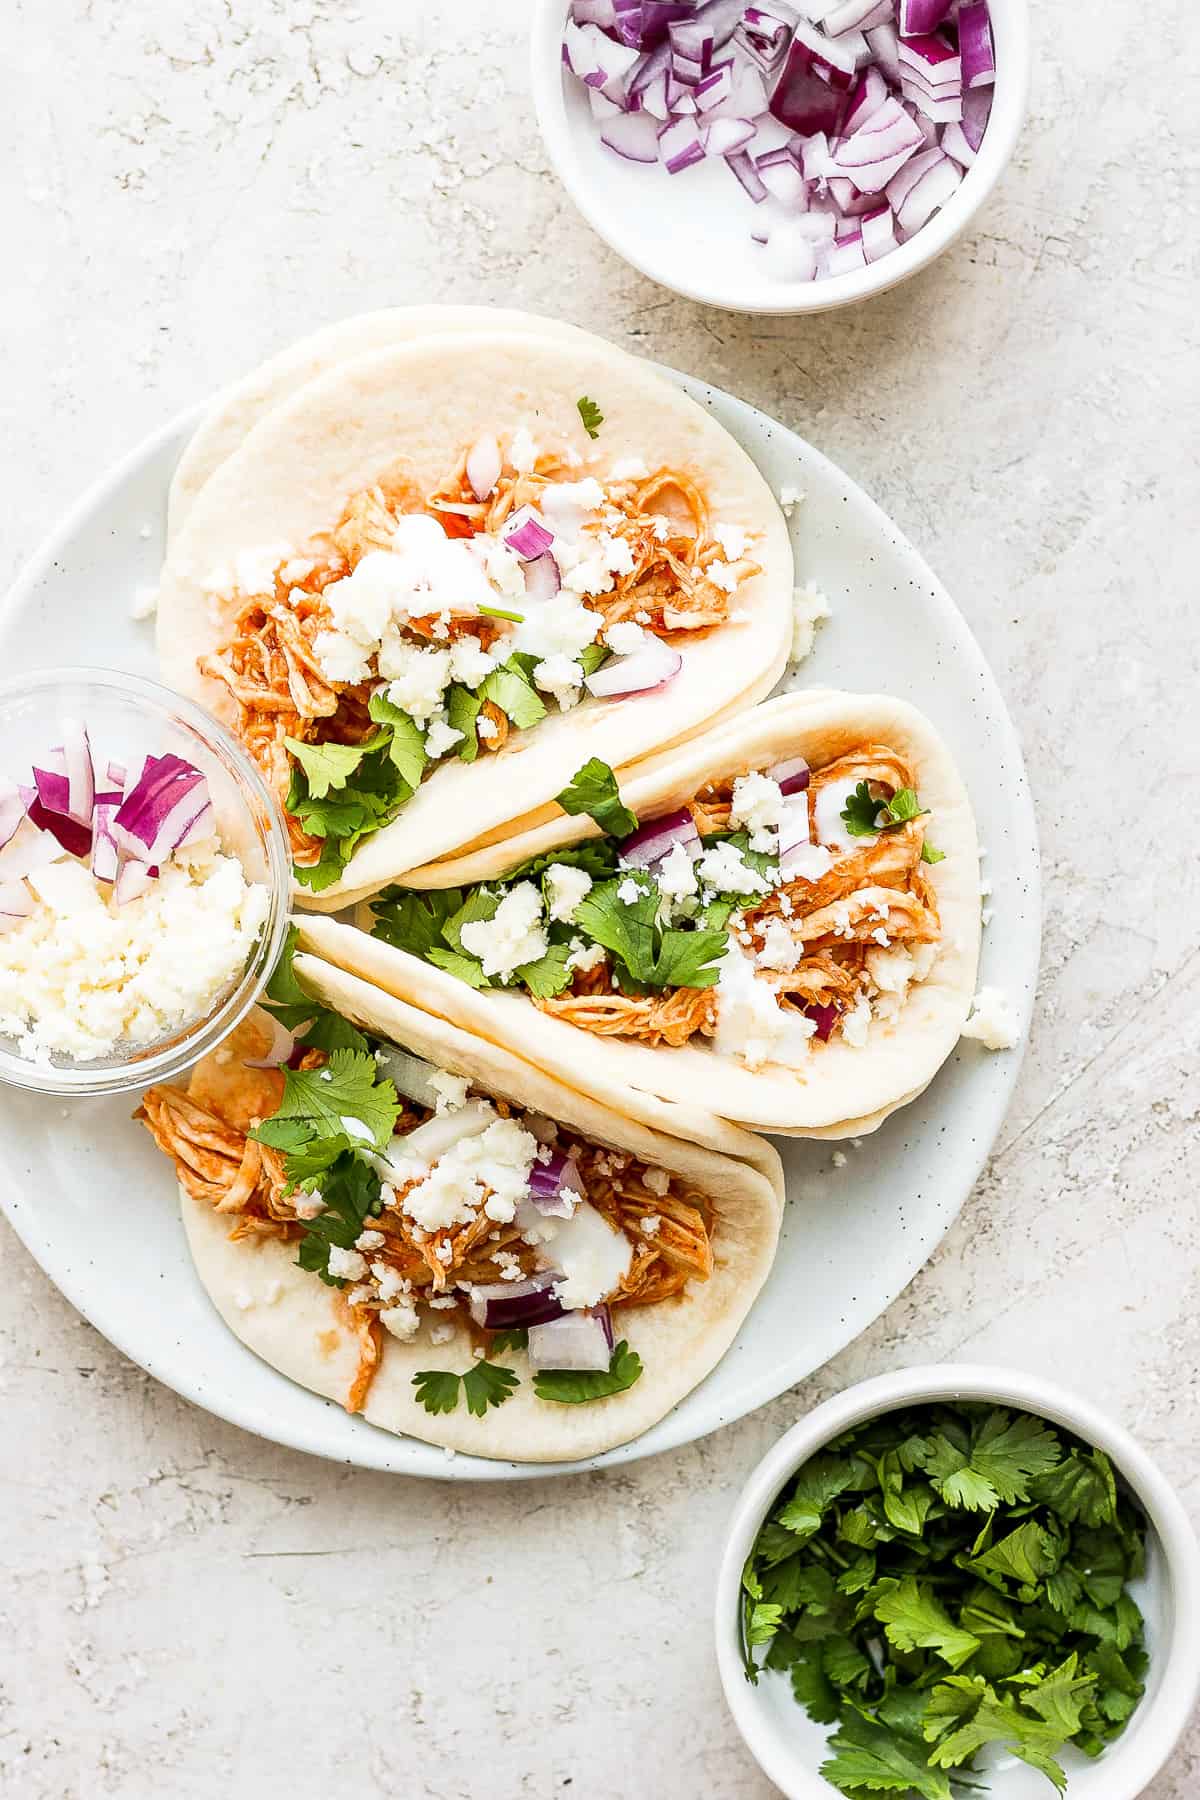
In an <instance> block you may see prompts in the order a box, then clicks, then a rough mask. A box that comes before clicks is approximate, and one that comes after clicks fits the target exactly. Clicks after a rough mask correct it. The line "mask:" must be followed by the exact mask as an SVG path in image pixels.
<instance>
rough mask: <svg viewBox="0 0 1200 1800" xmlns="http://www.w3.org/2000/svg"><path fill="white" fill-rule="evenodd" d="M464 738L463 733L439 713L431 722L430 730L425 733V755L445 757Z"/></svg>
mask: <svg viewBox="0 0 1200 1800" xmlns="http://www.w3.org/2000/svg"><path fill="white" fill-rule="evenodd" d="M462 738H463V733H462V732H461V731H459V730H458V729H457V728H456V727H455V726H453V725H451V724H450V722H449V720H448V719H446V718H445V716H444V715H443V714H442V713H438V714H437V715H436V716H435V717H434V718H432V719H431V720H430V722H429V729H428V731H427V732H426V733H425V754H426V755H427V756H434V757H438V756H445V755H446V753H447V751H448V750H453V748H454V746H455V744H459V743H461V742H462Z"/></svg>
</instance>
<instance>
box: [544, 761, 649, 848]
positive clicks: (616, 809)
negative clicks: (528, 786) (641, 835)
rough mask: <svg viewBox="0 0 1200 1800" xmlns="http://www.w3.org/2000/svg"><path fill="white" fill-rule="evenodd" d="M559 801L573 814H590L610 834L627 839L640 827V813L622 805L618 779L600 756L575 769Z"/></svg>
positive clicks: (564, 808)
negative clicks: (638, 817)
mask: <svg viewBox="0 0 1200 1800" xmlns="http://www.w3.org/2000/svg"><path fill="white" fill-rule="evenodd" d="M558 804H559V805H560V806H561V807H562V809H563V811H564V812H565V813H570V814H571V815H572V816H573V817H574V816H575V815H577V814H579V813H587V814H588V815H589V816H590V817H591V818H593V819H594V820H595V821H596V824H597V825H598V826H599V827H600V829H601V831H603V832H604V833H605V835H606V836H607V837H616V838H625V837H628V836H629V834H630V832H631V831H636V830H637V822H638V821H637V814H636V813H633V812H630V810H629V808H628V807H627V806H624V805H623V804H622V802H621V795H620V791H619V789H618V787H617V778H616V776H615V775H614V774H613V772H612V770H611V769H610V768H609V766H608V764H607V763H605V762H601V761H600V758H599V757H598V756H593V757H592V758H591V759H590V761H588V762H585V763H584V765H583V767H582V768H581V769H577V770H576V771H575V774H574V775H573V776H572V778H571V780H570V782H569V784H568V785H567V786H566V787H565V788H564V789H563V791H562V793H561V794H559V795H558Z"/></svg>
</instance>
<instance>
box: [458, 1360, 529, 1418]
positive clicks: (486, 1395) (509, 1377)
mask: <svg viewBox="0 0 1200 1800" xmlns="http://www.w3.org/2000/svg"><path fill="white" fill-rule="evenodd" d="M462 1385H463V1395H464V1397H465V1399H466V1402H467V1411H468V1412H469V1413H473V1414H474V1415H475V1417H476V1418H477V1419H482V1418H483V1416H484V1414H485V1413H486V1412H487V1409H488V1407H489V1406H503V1405H504V1402H505V1401H506V1400H507V1399H508V1397H509V1395H510V1394H511V1393H512V1391H513V1389H514V1388H515V1387H519V1386H520V1376H519V1375H517V1374H516V1373H515V1372H514V1371H513V1370H512V1369H507V1368H505V1367H504V1366H503V1365H502V1364H497V1363H492V1362H477V1363H474V1364H473V1365H472V1366H471V1368H469V1369H468V1370H467V1371H466V1373H465V1374H464V1375H463V1378H462Z"/></svg>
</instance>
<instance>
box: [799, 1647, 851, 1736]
mask: <svg viewBox="0 0 1200 1800" xmlns="http://www.w3.org/2000/svg"><path fill="white" fill-rule="evenodd" d="M790 1673H791V1678H792V1693H793V1694H794V1695H795V1697H796V1699H797V1700H798V1701H799V1702H800V1704H801V1706H802V1707H803V1708H804V1710H805V1712H806V1713H807V1714H808V1716H809V1718H810V1719H815V1720H816V1721H817V1724H818V1725H833V1724H835V1723H836V1721H837V1717H838V1713H839V1710H840V1705H841V1702H840V1699H839V1696H838V1694H837V1692H836V1690H835V1688H834V1685H833V1682H832V1681H831V1680H830V1678H829V1676H828V1674H827V1673H826V1670H825V1659H824V1656H823V1654H822V1646H821V1644H820V1642H819V1641H814V1642H813V1643H810V1644H800V1645H798V1646H797V1655H796V1659H795V1661H794V1662H793V1663H792V1666H791V1671H790Z"/></svg>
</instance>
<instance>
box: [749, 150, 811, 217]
mask: <svg viewBox="0 0 1200 1800" xmlns="http://www.w3.org/2000/svg"><path fill="white" fill-rule="evenodd" d="M755 166H756V168H757V169H758V174H759V179H760V181H761V182H762V185H763V186H764V187H765V189H766V191H767V193H768V194H769V195H770V196H771V198H772V200H778V201H779V203H780V205H781V206H787V207H795V208H797V209H798V210H799V209H802V208H804V207H805V206H807V204H808V183H807V181H806V180H805V179H804V168H803V164H802V162H801V159H800V153H799V151H798V150H797V149H796V147H795V145H794V144H783V145H781V146H780V148H779V149H777V150H766V151H764V152H763V154H762V155H761V156H759V157H756V158H755Z"/></svg>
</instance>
